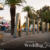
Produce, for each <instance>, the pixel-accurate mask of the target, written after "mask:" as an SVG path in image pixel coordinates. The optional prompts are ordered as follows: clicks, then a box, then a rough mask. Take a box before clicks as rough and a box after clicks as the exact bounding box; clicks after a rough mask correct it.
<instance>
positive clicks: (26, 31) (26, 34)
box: [26, 17, 28, 35]
mask: <svg viewBox="0 0 50 50" xmlns="http://www.w3.org/2000/svg"><path fill="white" fill-rule="evenodd" d="M26 35H28V17H26Z"/></svg>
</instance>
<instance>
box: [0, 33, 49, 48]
mask: <svg viewBox="0 0 50 50" xmlns="http://www.w3.org/2000/svg"><path fill="white" fill-rule="evenodd" d="M0 33H3V35H4V36H3V39H2V40H3V41H2V42H1V43H0V48H16V47H25V43H27V42H28V43H30V42H33V41H36V42H42V43H43V42H48V43H50V32H39V33H37V32H35V33H32V32H29V33H28V35H26V32H21V37H19V36H17V38H14V37H13V36H12V35H11V34H10V33H5V32H0ZM16 35H18V33H17V34H16Z"/></svg>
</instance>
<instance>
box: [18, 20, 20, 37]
mask: <svg viewBox="0 0 50 50" xmlns="http://www.w3.org/2000/svg"><path fill="white" fill-rule="evenodd" d="M18 35H19V37H20V36H21V31H20V20H19V32H18Z"/></svg>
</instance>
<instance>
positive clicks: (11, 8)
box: [10, 5, 16, 35]
mask: <svg viewBox="0 0 50 50" xmlns="http://www.w3.org/2000/svg"><path fill="white" fill-rule="evenodd" d="M15 10H16V7H15V5H11V7H10V15H11V35H13V34H14V26H15Z"/></svg>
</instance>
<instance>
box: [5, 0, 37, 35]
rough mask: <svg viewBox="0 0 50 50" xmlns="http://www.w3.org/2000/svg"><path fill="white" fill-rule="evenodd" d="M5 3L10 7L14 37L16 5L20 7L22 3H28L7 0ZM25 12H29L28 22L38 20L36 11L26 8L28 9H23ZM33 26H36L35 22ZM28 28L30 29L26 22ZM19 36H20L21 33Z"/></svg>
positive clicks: (22, 0) (21, 0)
mask: <svg viewBox="0 0 50 50" xmlns="http://www.w3.org/2000/svg"><path fill="white" fill-rule="evenodd" d="M5 2H6V4H9V5H10V14H11V35H13V34H14V27H15V15H16V5H19V6H20V5H21V3H22V2H26V1H25V0H6V1H5ZM23 11H27V13H28V16H27V21H28V18H29V19H30V20H31V19H35V20H36V18H37V15H36V14H34V12H35V10H34V9H33V8H32V7H30V6H26V7H24V8H23ZM30 20H29V23H30ZM35 20H34V21H35ZM33 26H34V22H33ZM26 28H27V29H28V22H26ZM19 29H20V21H19ZM33 31H34V28H33ZM19 34H20V31H19ZM27 34H28V31H27Z"/></svg>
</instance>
